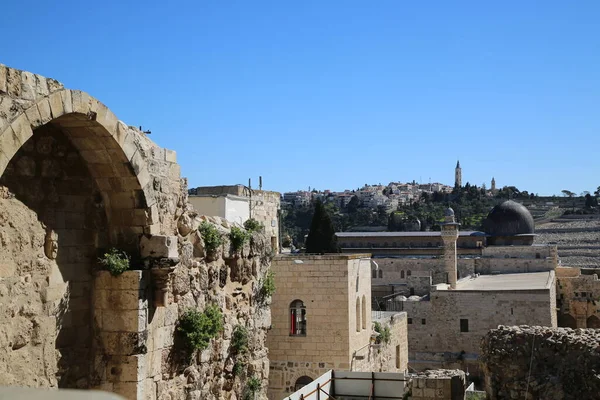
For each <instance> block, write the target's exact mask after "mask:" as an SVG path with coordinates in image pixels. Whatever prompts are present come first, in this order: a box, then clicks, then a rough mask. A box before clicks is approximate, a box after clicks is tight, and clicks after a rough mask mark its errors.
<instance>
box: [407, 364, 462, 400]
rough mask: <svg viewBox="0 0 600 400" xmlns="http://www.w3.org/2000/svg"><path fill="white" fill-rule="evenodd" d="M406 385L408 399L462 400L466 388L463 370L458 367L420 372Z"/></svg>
mask: <svg viewBox="0 0 600 400" xmlns="http://www.w3.org/2000/svg"><path fill="white" fill-rule="evenodd" d="M408 387H409V393H410V396H409V397H408V398H409V399H410V400H438V399H440V400H464V398H465V391H466V389H467V385H466V376H465V372H464V371H461V370H459V369H457V370H449V369H439V370H428V371H425V372H421V373H419V374H417V375H416V376H413V377H412V379H411V381H410V382H409V385H408Z"/></svg>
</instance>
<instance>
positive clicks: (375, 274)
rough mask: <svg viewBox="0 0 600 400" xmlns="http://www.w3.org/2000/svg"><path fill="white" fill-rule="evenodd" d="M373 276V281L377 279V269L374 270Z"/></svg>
mask: <svg viewBox="0 0 600 400" xmlns="http://www.w3.org/2000/svg"><path fill="white" fill-rule="evenodd" d="M371 276H372V277H373V279H375V278H377V270H376V269H374V270H373V273H372V275H371Z"/></svg>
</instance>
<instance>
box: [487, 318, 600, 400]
mask: <svg viewBox="0 0 600 400" xmlns="http://www.w3.org/2000/svg"><path fill="white" fill-rule="evenodd" d="M598 343H600V331H599V330H595V329H575V330H573V329H569V328H547V327H537V326H533V327H529V326H520V327H516V326H514V327H507V326H499V327H498V329H493V330H491V331H490V332H489V333H488V334H487V335H486V336H485V338H484V340H483V341H482V343H481V362H482V368H483V370H484V373H485V386H486V392H487V394H488V397H489V398H490V399H491V400H496V399H498V400H500V399H557V400H558V399H593V398H597V397H598V393H600V380H599V379H598V377H597V370H598V365H600V352H599V347H598Z"/></svg>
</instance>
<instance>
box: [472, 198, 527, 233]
mask: <svg viewBox="0 0 600 400" xmlns="http://www.w3.org/2000/svg"><path fill="white" fill-rule="evenodd" d="M534 227H535V224H534V222H533V217H532V216H531V213H530V212H529V210H528V209H527V208H525V206H523V205H522V204H519V203H517V202H514V201H512V200H508V201H505V202H504V203H502V204H499V205H497V206H496V207H494V208H493V209H492V211H490V213H489V214H488V216H487V218H486V219H485V221H484V223H483V229H484V231H485V233H487V234H488V235H492V236H516V235H527V234H533V232H534Z"/></svg>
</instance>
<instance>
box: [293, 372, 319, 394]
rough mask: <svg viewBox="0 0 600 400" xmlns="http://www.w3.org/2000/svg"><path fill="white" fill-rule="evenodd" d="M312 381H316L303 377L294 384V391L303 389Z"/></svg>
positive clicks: (306, 376)
mask: <svg viewBox="0 0 600 400" xmlns="http://www.w3.org/2000/svg"><path fill="white" fill-rule="evenodd" d="M312 381H314V379H313V378H311V377H310V376H308V375H302V376H301V377H300V378H298V379H296V381H295V383H294V391H295V392H296V391H298V390H300V389H302V388H303V387H304V386H306V385H308V384H309V383H311V382H312Z"/></svg>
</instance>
